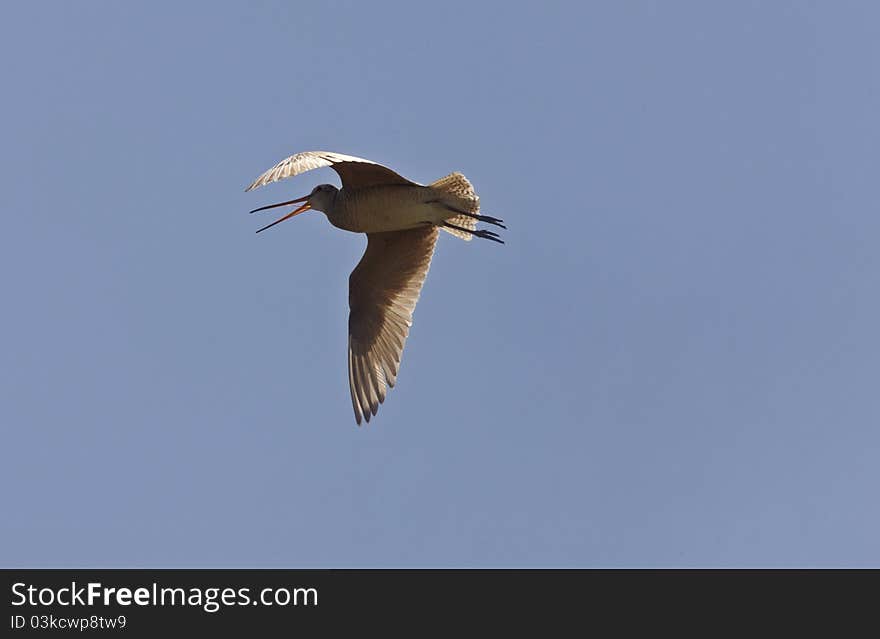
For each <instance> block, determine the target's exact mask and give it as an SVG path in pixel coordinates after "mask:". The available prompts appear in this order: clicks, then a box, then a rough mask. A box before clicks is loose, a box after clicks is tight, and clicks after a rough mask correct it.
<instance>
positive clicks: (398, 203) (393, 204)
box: [334, 189, 454, 233]
mask: <svg viewBox="0 0 880 639" xmlns="http://www.w3.org/2000/svg"><path fill="white" fill-rule="evenodd" d="M382 195H384V194H376V195H375V196H372V197H370V196H367V197H359V198H357V199H356V200H355V201H353V202H351V203H346V204H347V206H346V212H345V213H346V214H345V215H344V216H342V217H343V219H341V220H338V222H339V223H336V221H334V224H336V226H339V227H340V228H344V229H345V230H347V231H353V232H355V233H384V232H387V231H403V230H406V229H414V228H423V227H424V226H425V224H427V223H430V224H439V223H441V222H442V221H443V220H444V219H445V218H448V217H450V215H454V213H451V212H450V211H449V209H447V208H445V207H444V206H443V205H442V204H440V203H439V202H436V201H435V202H426V201H425V200H428V199H429V197H430V194H428V193H424V192H420V191H419V190H416V189H413V190H412V191H409V192H405V193H398V194H397V195H400V196H405V197H399V198H395V197H382Z"/></svg>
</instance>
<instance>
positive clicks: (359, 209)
mask: <svg viewBox="0 0 880 639" xmlns="http://www.w3.org/2000/svg"><path fill="white" fill-rule="evenodd" d="M321 166H330V167H332V168H333V169H334V170H335V171H336V172H337V173H338V174H339V175H340V177H341V178H342V188H341V189H337V188H336V187H335V186H332V185H330V184H321V185H319V186H317V187H315V188H314V189H313V190H312V192H311V193H310V194H309V195H307V196H306V197H303V198H297V199H296V200H290V201H289V202H282V203H281V204H273V205H270V206H264V207H261V208H259V209H254V211H252V213H253V212H255V211H261V210H264V209H269V208H274V207H276V206H282V205H286V204H293V203H297V202H305V204H303V205H302V206H300V207H299V208H297V209H296V210H294V211H292V212H291V213H288V214H287V215H285V216H283V217H282V218H280V219H279V220H277V221H276V222H273V223H272V224H269V225H268V226H265V227H263V228H262V229H260V231H263V230H265V229H267V228H269V227H271V226H274V225H275V224H277V223H278V222H281V221H283V220H286V219H288V218H290V217H293V216H294V215H297V214H299V213H301V212H303V211H306V210H308V209H315V210H318V211H322V212H324V214H325V215H327V219H328V220H329V221H330V223H331V224H332V225H333V226H336V227H337V228H340V229H344V230H346V231H351V232H354V233H366V234H367V238H368V242H367V250H366V252H365V253H364V256H363V258H361V261H360V263H359V264H358V265H357V267H356V268H355V269H354V271H353V272H352V274H351V277H350V278H349V308H350V314H349V321H348V326H349V331H348V332H349V336H348V378H349V387H350V391H351V399H352V406H353V408H354V413H355V419H356V421H357V423H358V424H360V423H361V419H362V418H365V419H366V420H367V421H368V422H369V421H370V416H371V415H375V414H376V411H377V410H378V408H379V404H381V403H382V402H383V401H384V400H385V394H386V390H387V387H393V386H394V384H395V382H396V380H397V374H398V371H399V366H400V359H401V355H402V353H403V347H404V344H405V342H406V338H407V336H408V334H409V327H410V326H411V325H412V313H413V311H414V309H415V306H416V302H417V301H418V298H419V294H420V292H421V288H422V284H423V283H424V281H425V276H426V275H427V273H428V268H429V267H430V264H431V257H432V256H433V253H434V245H435V244H436V241H437V234H438V231H437V229H438V228H442V229H443V230H446V231H448V232H450V233H452V234H454V235H456V236H457V237H460V238H461V239H465V240H470V239H471V238H472V237H474V236H476V237H482V238H485V239H489V240H493V241H496V242H501V240H500V239H498V236H497V234H495V233H493V232H491V231H486V230H477V229H476V224H477V222H478V221H483V222H488V223H490V224H495V225H496V226H500V227H502V228H506V227H504V225H503V224H502V223H501V222H502V221H501V220H499V219H497V218H493V217H489V216H484V215H480V214H479V210H480V204H479V198H478V197H477V195H476V193H475V192H474V189H473V187H472V186H471V184H470V182H468V180H467V178H465V177H464V175H462V174H461V173H452V174H450V175H447V176H446V177H444V178H441V179H439V180H437V181H436V182H433V183H431V184H429V185H421V184H418V183H416V182H412V181H410V180H407V179H406V178H404V177H402V176H400V175H398V174H397V173H395V172H394V171H392V170H391V169H388V168H387V167H384V166H382V165H380V164H376V163H375V162H371V161H369V160H364V159H362V158H356V157H353V156H349V155H342V154H339V153H331V152H326V151H307V152H304V153H297V154H296V155H292V156H290V157H289V158H286V159H285V160H282V161H281V162H279V163H278V164H277V165H275V166H274V167H272V168H271V169H269V170H268V171H266V172H265V173H264V174H263V175H261V176H260V177H259V178H257V179H256V180H255V181H254V182H253V184H251V185H250V186H249V187H248V188H247V190H248V191H249V190H251V189H254V188H256V187H259V186H263V185H264V184H268V183H270V182H274V181H276V180H280V179H283V178H286V177H291V176H294V175H298V174H299V173H302V172H304V171H308V170H310V169H314V168H318V167H321ZM257 232H259V231H257Z"/></svg>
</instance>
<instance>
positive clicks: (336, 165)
mask: <svg viewBox="0 0 880 639" xmlns="http://www.w3.org/2000/svg"><path fill="white" fill-rule="evenodd" d="M324 166H329V167H331V168H332V169H333V170H334V171H336V172H337V173H338V174H339V177H340V178H342V186H343V188H346V189H351V190H355V189H359V188H364V187H367V186H379V185H385V184H406V185H412V184H416V182H412V181H410V180H407V179H406V178H405V177H403V176H401V175H398V174H397V173H395V172H394V171H392V170H391V169H389V168H388V167H385V166H382V165H381V164H376V163H375V162H373V161H371V160H365V159H363V158H358V157H355V156H353V155H343V154H342V153H333V152H331V151H304V152H302V153H297V154H295V155H291V156H290V157H289V158H285V159H283V160H281V162H279V163H278V164H276V165H275V166H273V167H272V168H271V169H269V170H268V171H266V172H265V173H263V174H262V175H261V176H260V177H258V178H257V179H256V180H254V181H253V182H252V183H251V185H250V186H249V187H247V188H246V189H245V191H250V190H253V189H256V188H258V187H261V186H265V185H266V184H269V183H270V182H276V181H278V180H283V179H284V178H289V177H293V176H294V175H299V174H300V173H305V172H306V171H311V170H312V169H317V168H320V167H324Z"/></svg>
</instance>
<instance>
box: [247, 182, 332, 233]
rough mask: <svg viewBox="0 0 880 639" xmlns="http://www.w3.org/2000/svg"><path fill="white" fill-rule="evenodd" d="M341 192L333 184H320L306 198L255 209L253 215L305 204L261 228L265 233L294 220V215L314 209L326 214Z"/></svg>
mask: <svg viewBox="0 0 880 639" xmlns="http://www.w3.org/2000/svg"><path fill="white" fill-rule="evenodd" d="M338 192H339V189H337V188H336V187H335V186H333V185H332V184H319V185H318V186H316V187H315V188H313V189H312V192H311V193H309V194H308V195H306V196H304V197H299V198H296V199H295V200H288V201H287V202H279V203H278V204H270V205H269V206H261V207H260V208H258V209H254V210H253V211H251V213H256V212H257V211H265V210H266V209H274V208H275V207H277V206H287V205H288V204H297V203H299V202H303V203H304V204H303V205H302V206H300V207H299V208H296V209H294V210H293V211H291V212H290V213H288V214H287V215H285V216H283V217H280V218H279V219H277V220H275V221H274V222H272V223H271V224H268V225H266V226H264V227H263V228H261V229H260V230H259V231H257V233H259V232H260V231H265V230H266V229H268V228H271V227H273V226H275V225H276V224H278V223H280V222H283V221H284V220H287V219H290V218H292V217H293V216H294V215H299V214H300V213H303V212H304V211H308V210H310V209H314V210H315V211H321V212H322V213H326V212H327V211H329V210H330V208H331V207H332V206H333V200H334V199H335V198H336V194H337V193H338Z"/></svg>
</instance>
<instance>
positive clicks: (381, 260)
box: [348, 227, 438, 424]
mask: <svg viewBox="0 0 880 639" xmlns="http://www.w3.org/2000/svg"><path fill="white" fill-rule="evenodd" d="M437 234H438V231H437V228H436V227H430V228H424V229H411V230H407V231H392V232H390V233H370V234H368V235H367V238H368V241H367V250H366V251H365V252H364V256H363V257H362V258H361V261H360V262H359V263H358V265H357V267H356V268H355V269H354V271H352V274H351V277H350V278H349V292H348V304H349V308H350V313H349V316H348V349H349V352H348V362H349V374H348V381H349V386H350V390H351V400H352V405H353V407H354V416H355V420H356V421H357V423H358V424H360V423H361V419H362V418H363V419H366V420H367V421H368V422H369V421H370V416H371V415H375V414H376V411H377V410H378V409H379V404H381V403H382V402H383V401H384V400H385V394H386V387H388V388H393V387H394V384H395V382H396V381H397V374H398V371H399V369H400V359H401V356H402V355H403V347H404V345H405V344H406V338H407V336H408V335H409V328H410V326H411V325H412V315H413V311H414V310H415V307H416V303H417V302H418V299H419V294H420V292H421V290H422V285H423V284H424V282H425V277H426V276H427V274H428V269H429V268H430V266H431V258H432V256H433V255H434V245H435V244H436V242H437Z"/></svg>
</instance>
